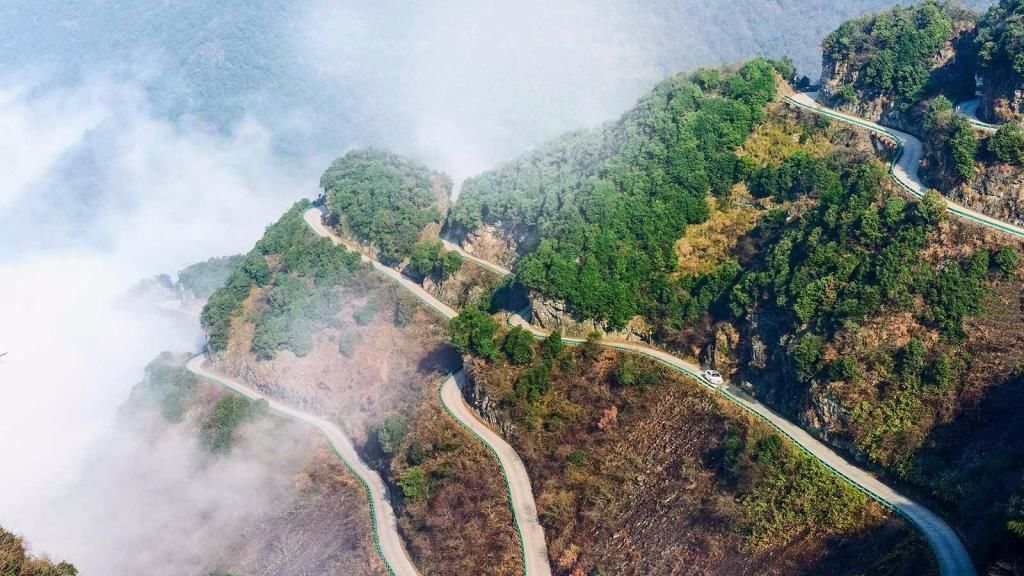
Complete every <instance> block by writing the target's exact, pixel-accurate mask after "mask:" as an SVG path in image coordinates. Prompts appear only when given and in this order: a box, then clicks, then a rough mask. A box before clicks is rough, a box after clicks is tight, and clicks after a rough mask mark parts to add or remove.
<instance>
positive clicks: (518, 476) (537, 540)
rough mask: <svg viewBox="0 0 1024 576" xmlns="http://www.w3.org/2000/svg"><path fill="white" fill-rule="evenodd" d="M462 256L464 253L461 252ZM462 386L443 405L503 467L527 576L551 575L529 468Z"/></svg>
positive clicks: (445, 311)
mask: <svg viewBox="0 0 1024 576" xmlns="http://www.w3.org/2000/svg"><path fill="white" fill-rule="evenodd" d="M302 217H303V219H304V220H305V221H306V224H307V225H309V227H310V228H311V229H312V230H313V231H314V232H315V233H316V234H317V235H319V236H323V237H325V238H330V239H331V240H332V241H333V242H335V243H336V244H341V245H343V246H346V247H348V248H350V249H352V250H355V251H356V252H358V253H360V255H361V257H362V259H363V261H364V262H367V263H369V264H370V265H372V266H373V267H374V269H376V270H377V271H379V272H381V273H382V274H384V275H386V276H387V277H388V278H390V279H392V280H394V281H395V282H398V283H399V284H400V285H401V286H402V287H403V288H405V289H407V290H408V291H410V292H412V294H413V295H414V296H416V297H417V298H419V299H420V300H421V301H422V302H423V303H425V304H426V305H428V306H430V307H431V308H433V309H434V310H435V311H437V312H438V313H439V314H441V315H442V316H444V317H445V318H448V319H451V318H454V317H455V316H456V315H457V314H458V312H456V311H455V310H454V309H453V308H452V307H450V306H448V305H447V304H445V303H444V302H441V301H440V300H438V299H437V298H435V297H434V295H433V294H431V293H430V292H427V291H426V290H424V289H423V287H422V286H420V285H419V284H417V283H416V282H413V281H412V280H410V279H409V278H407V277H405V276H404V275H403V274H402V273H401V272H399V271H398V270H395V269H394V268H391V267H390V266H385V265H384V264H381V263H380V262H378V261H376V260H374V259H373V258H370V257H369V256H367V255H366V254H363V253H362V252H361V251H360V250H359V247H358V246H355V245H354V244H352V243H351V242H349V241H346V240H344V239H342V238H340V237H338V236H337V235H336V234H334V233H333V232H332V231H331V230H330V229H328V228H327V226H325V225H324V223H323V213H322V212H321V211H320V209H319V208H310V209H309V210H306V212H305V213H303V215H302ZM460 253H462V252H461V250H460ZM463 254H464V253H463ZM464 256H466V257H468V258H470V259H474V260H475V259H476V258H475V257H472V256H469V255H468V254H464ZM482 262H486V261H482ZM486 264H487V265H486V267H487V268H488V269H491V270H493V271H497V269H501V270H504V268H501V267H500V266H497V265H494V264H491V263H489V262H486ZM507 274H508V271H507V270H505V274H503V275H507ZM463 384H464V374H463V373H462V372H461V371H460V372H459V373H458V374H455V375H454V376H450V377H448V378H446V379H445V380H444V382H443V383H442V384H441V390H440V398H441V404H442V405H443V406H444V408H445V410H446V411H447V412H448V413H449V414H450V415H451V416H452V417H453V418H454V419H455V420H456V421H457V422H459V423H460V424H461V425H462V426H464V427H466V428H467V429H469V431H470V432H472V433H473V434H474V435H475V436H476V437H477V438H479V439H480V440H481V441H482V442H483V443H484V445H485V446H487V447H488V448H489V449H490V450H491V452H493V453H494V455H495V456H496V457H497V458H498V464H499V465H500V466H501V469H502V472H503V473H504V476H505V486H506V488H507V490H508V496H509V502H510V506H511V508H512V515H513V518H514V520H515V523H516V528H517V529H518V532H519V540H520V542H521V544H522V556H523V569H524V571H525V574H526V576H551V564H550V562H549V560H548V548H547V542H546V541H545V540H544V529H543V527H542V526H541V524H540V520H539V518H538V516H537V503H536V502H535V501H534V498H533V486H532V485H531V484H530V476H529V474H528V473H527V472H526V465H525V464H523V461H522V459H521V458H520V457H519V454H517V453H516V451H515V449H514V448H512V446H510V445H509V444H508V442H506V441H505V440H504V439H502V438H501V436H499V435H498V434H497V433H495V432H494V431H493V430H491V428H490V427H489V426H488V425H487V424H485V423H484V422H482V421H481V420H480V419H479V418H477V417H476V416H475V415H474V411H473V409H472V408H470V407H469V406H468V405H467V404H466V401H465V400H464V399H463V396H462V386H463Z"/></svg>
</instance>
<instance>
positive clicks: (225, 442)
mask: <svg viewBox="0 0 1024 576" xmlns="http://www.w3.org/2000/svg"><path fill="white" fill-rule="evenodd" d="M265 411H266V401H265V400H264V401H262V402H253V401H252V400H249V399H248V398H246V397H244V396H238V395H235V394H224V395H222V396H221V397H220V398H219V399H218V400H217V404H216V405H215V406H214V411H213V416H212V417H211V418H210V419H209V420H207V421H206V423H205V424H204V425H203V430H204V432H205V436H206V445H207V447H208V448H209V450H210V451H211V452H214V453H227V452H230V451H231V446H232V441H233V439H234V433H235V430H236V429H237V428H238V426H239V425H241V424H242V423H243V422H246V421H248V420H250V419H252V418H253V417H254V416H256V415H258V414H261V413H265Z"/></svg>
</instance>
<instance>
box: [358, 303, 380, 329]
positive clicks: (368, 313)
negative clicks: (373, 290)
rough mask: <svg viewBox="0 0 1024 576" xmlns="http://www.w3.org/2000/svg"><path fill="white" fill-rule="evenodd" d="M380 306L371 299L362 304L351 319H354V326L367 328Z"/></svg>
mask: <svg viewBox="0 0 1024 576" xmlns="http://www.w3.org/2000/svg"><path fill="white" fill-rule="evenodd" d="M379 307H380V305H379V304H378V303H377V300H375V299H373V298H371V299H370V301H369V302H367V303H366V304H363V305H362V306H361V307H360V308H359V310H356V311H355V313H354V314H353V315H352V317H353V318H354V319H355V321H356V324H359V325H360V326H368V325H369V324H370V322H373V319H374V318H375V317H376V316H377V310H378V308H379Z"/></svg>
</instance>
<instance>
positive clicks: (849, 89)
mask: <svg viewBox="0 0 1024 576" xmlns="http://www.w3.org/2000/svg"><path fill="white" fill-rule="evenodd" d="M836 97H837V98H839V101H840V102H842V103H844V104H847V103H852V102H856V101H857V90H856V89H855V88H854V87H853V85H851V84H843V85H842V86H840V87H839V90H836Z"/></svg>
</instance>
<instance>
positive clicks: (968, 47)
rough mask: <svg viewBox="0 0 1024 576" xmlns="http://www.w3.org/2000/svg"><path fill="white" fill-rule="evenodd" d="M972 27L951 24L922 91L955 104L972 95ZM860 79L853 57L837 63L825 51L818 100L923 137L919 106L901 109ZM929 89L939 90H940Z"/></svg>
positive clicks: (859, 65)
mask: <svg viewBox="0 0 1024 576" xmlns="http://www.w3.org/2000/svg"><path fill="white" fill-rule="evenodd" d="M974 26H975V25H974V22H967V21H955V22H954V23H953V35H952V37H951V38H950V39H949V40H948V41H947V42H946V43H945V45H944V46H943V47H942V49H940V50H939V52H938V53H936V54H935V55H934V56H933V57H932V67H931V74H930V76H929V79H928V85H927V87H926V89H925V90H926V91H928V92H930V93H931V95H935V94H936V93H938V92H940V91H941V92H942V93H944V94H947V95H948V97H949V98H950V99H951V100H955V101H959V100H961V99H965V98H966V97H968V96H969V95H970V94H972V93H973V79H974V61H975V58H976V49H975V47H974ZM864 76H865V68H864V67H863V62H861V61H860V60H858V59H857V58H851V59H842V60H841V59H836V58H833V57H831V56H830V55H829V54H828V53H827V52H826V53H825V54H824V55H823V56H822V66H821V89H820V91H819V96H818V98H819V100H821V101H822V102H823V103H824V104H826V105H827V106H830V107H832V108H835V109H837V110H842V111H843V112H846V113H849V114H853V115H855V116H860V117H861V118H867V119H868V120H872V121H874V122H878V123H880V124H884V125H886V126H891V127H893V128H896V129H898V130H902V131H904V132H910V133H911V134H917V135H921V134H923V132H924V130H923V129H922V126H921V122H922V120H923V119H924V111H925V107H924V106H923V105H922V104H921V103H917V104H915V105H914V106H912V107H911V108H909V109H906V110H901V109H900V107H899V105H898V104H899V103H898V101H897V97H896V95H895V94H894V93H892V92H891V91H885V90H878V89H876V88H874V87H872V86H871V84H870V82H868V81H867V79H866V78H865V77H864ZM846 86H849V87H852V88H853V89H854V91H855V92H856V97H855V98H853V99H849V98H847V97H844V95H843V94H842V91H843V88H844V87H846ZM931 87H941V90H937V89H933V88H931Z"/></svg>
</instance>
